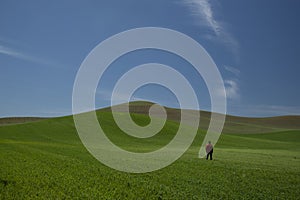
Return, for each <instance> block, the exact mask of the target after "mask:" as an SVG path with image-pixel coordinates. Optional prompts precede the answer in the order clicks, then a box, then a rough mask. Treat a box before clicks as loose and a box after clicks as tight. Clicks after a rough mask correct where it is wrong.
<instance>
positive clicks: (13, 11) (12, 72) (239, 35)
mask: <svg viewBox="0 0 300 200" xmlns="http://www.w3.org/2000/svg"><path fill="white" fill-rule="evenodd" d="M299 9H300V2H299V1H294V0H266V1H260V0H251V1H236V0H228V1H217V0H211V1H208V0H198V1H197V0H173V1H159V0H157V1H154V0H153V1H140V0H136V1H133V0H129V1H121V0H120V1H114V0H112V1H89V0H86V1H83V0H82V1H71V0H70V1H38V0H36V1H30V0H29V1H26V2H25V1H14V0H2V1H1V3H0V91H1V96H0V117H7V116H61V115H68V114H71V112H72V110H71V108H72V89H73V83H74V80H75V77H76V73H77V70H78V69H79V67H80V64H81V63H82V61H83V60H84V58H85V57H86V56H87V55H88V53H89V52H90V51H91V50H92V49H93V48H94V47H95V46H96V45H97V44H99V43H100V42H101V41H103V40H105V39H107V38H108V37H110V36H112V35H114V34H117V33H119V32H122V31H125V30H128V29H132V28H138V27H147V26H152V27H164V28H170V29H174V30H177V31H180V32H182V33H184V34H186V35H188V36H190V37H192V38H193V39H194V40H196V41H197V42H199V43H200V44H201V45H202V46H203V47H204V48H205V49H206V51H207V52H208V53H209V54H210V55H211V57H212V58H213V60H214V61H215V63H216V65H217V66H218V69H219V70H220V72H221V75H222V77H223V79H224V82H225V86H226V91H227V100H228V102H227V104H228V105H227V106H228V107H227V111H228V113H229V114H233V115H241V116H275V115H299V114H300V104H299V102H300V93H299V86H300V79H299V74H300V66H299V64H300V56H299V53H300V39H299V35H300V24H299V18H300V13H299ZM126 56H127V57H125V56H123V57H121V58H120V59H118V60H116V62H114V63H113V64H112V66H111V67H110V68H109V70H108V71H107V75H106V76H104V77H103V80H101V81H102V82H103V83H104V84H102V85H101V84H100V85H101V87H100V86H99V87H98V91H97V95H96V105H97V106H98V107H104V106H108V105H109V93H110V92H111V89H112V87H113V85H114V83H115V81H116V80H117V79H118V77H120V75H121V74H122V73H124V72H126V71H127V70H129V69H130V68H131V67H133V66H136V65H138V64H143V63H148V62H158V63H163V64H167V65H169V66H172V67H174V68H175V69H177V70H179V71H180V72H181V73H182V74H184V75H185V76H186V77H187V78H188V79H189V80H191V82H192V84H193V86H194V88H195V90H196V91H197V95H198V97H199V99H200V102H201V103H200V107H201V109H204V110H209V109H210V101H209V96H208V93H207V91H206V88H205V84H204V83H201V81H200V82H199V77H196V76H195V75H194V71H193V70H192V69H191V67H190V66H189V64H188V63H186V62H185V61H184V60H182V59H180V58H178V57H176V56H174V55H171V54H168V53H166V52H164V53H162V52H160V51H155V50H144V51H141V52H140V51H138V52H133V53H130V54H128V55H126ZM200 79H201V77H200ZM198 82H199V83H198ZM139 98H141V99H149V100H153V101H157V102H159V103H161V104H163V105H167V106H176V105H177V103H176V99H175V98H174V96H173V95H172V94H171V93H170V92H168V91H167V90H166V89H163V88H160V87H158V86H156V85H152V86H145V87H143V88H141V89H139V90H138V91H137V92H136V93H135V97H134V99H139Z"/></svg>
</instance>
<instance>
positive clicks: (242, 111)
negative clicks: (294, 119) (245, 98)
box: [229, 105, 300, 117]
mask: <svg viewBox="0 0 300 200" xmlns="http://www.w3.org/2000/svg"><path fill="white" fill-rule="evenodd" d="M229 113H230V114H233V115H241V116H248V117H270V116H281V115H300V107H299V106H286V105H231V106H230V107H229Z"/></svg>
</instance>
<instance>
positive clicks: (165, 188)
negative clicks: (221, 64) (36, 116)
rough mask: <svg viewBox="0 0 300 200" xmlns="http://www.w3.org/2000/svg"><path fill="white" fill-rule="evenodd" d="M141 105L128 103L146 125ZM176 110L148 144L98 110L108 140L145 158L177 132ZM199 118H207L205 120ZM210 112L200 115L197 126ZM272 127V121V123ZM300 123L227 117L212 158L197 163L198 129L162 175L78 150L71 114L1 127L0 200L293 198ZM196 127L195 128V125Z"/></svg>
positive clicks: (299, 176)
mask: <svg viewBox="0 0 300 200" xmlns="http://www.w3.org/2000/svg"><path fill="white" fill-rule="evenodd" d="M147 109H148V104H146V103H144V104H142V103H139V104H135V105H134V106H133V107H132V108H131V111H132V113H134V114H132V115H133V118H134V120H135V121H136V122H137V123H138V124H140V125H145V124H147V123H148V122H149V118H148V116H147V115H145V114H146V110H147ZM176 112H177V111H176V110H175V109H169V110H168V114H170V113H171V114H172V113H173V115H171V114H170V115H169V120H168V121H167V123H166V125H165V127H164V128H163V129H162V131H161V132H160V133H159V134H158V135H156V136H154V137H153V138H149V139H136V138H131V137H129V136H127V135H126V134H124V133H122V131H120V130H119V128H118V127H117V126H116V124H115V123H114V121H113V119H112V115H111V113H110V112H109V110H108V109H103V110H100V111H98V112H97V115H98V117H99V121H100V124H101V125H102V126H103V129H104V130H105V133H106V134H107V136H108V137H109V138H110V139H111V140H112V141H113V142H114V143H116V144H118V145H119V146H121V147H122V148H124V149H127V150H131V151H136V152H144V151H145V152H146V151H152V150H155V149H157V148H160V147H162V146H163V145H165V144H167V143H168V141H169V140H170V139H172V137H173V136H174V134H175V133H176V130H177V128H178V118H176ZM205 113H206V114H205ZM208 115H209V113H207V112H204V114H203V115H201V117H202V118H201V119H203V120H202V121H203V123H204V125H203V127H205V126H206V125H205V122H206V121H207V119H208V117H209V116H208ZM277 121H279V122H277ZM299 126H300V121H299V117H297V116H294V117H292V116H291V117H281V118H265V119H251V118H240V117H232V116H230V117H228V118H227V121H226V126H225V129H224V130H225V133H224V134H222V135H221V138H220V140H219V141H218V143H217V145H216V146H215V151H214V160H213V161H207V160H205V159H199V158H197V155H198V151H199V147H200V145H201V143H202V139H203V138H204V135H205V130H202V129H200V130H199V131H198V134H197V136H196V138H195V140H194V143H193V144H192V146H191V147H190V148H189V150H188V151H187V152H186V153H185V154H184V155H183V156H182V157H181V158H180V159H178V160H177V161H176V162H174V163H173V164H171V165H170V166H168V167H165V168H163V169H161V170H158V171H155V172H151V173H145V174H130V173H124V172H119V171H116V170H113V169H111V168H109V167H107V166H105V165H103V164H101V163H100V162H99V161H97V160H96V159H95V158H93V157H92V155H91V154H89V153H88V152H87V150H86V149H85V147H84V146H83V145H82V143H81V141H80V139H79V137H78V135H77V132H76V129H75V126H74V122H73V118H72V116H68V117H60V118H52V119H43V120H40V121H30V122H27V123H21V124H11V123H9V124H8V125H5V124H2V125H1V126H0V152H1V153H0V199H299V197H300V189H299V188H300V128H299ZM201 127H202V126H201Z"/></svg>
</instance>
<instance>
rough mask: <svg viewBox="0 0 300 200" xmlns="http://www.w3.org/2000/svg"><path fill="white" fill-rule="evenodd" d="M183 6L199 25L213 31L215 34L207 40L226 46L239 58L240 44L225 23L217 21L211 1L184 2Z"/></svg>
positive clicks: (193, 0) (207, 37)
mask: <svg viewBox="0 0 300 200" xmlns="http://www.w3.org/2000/svg"><path fill="white" fill-rule="evenodd" d="M183 4H184V5H186V6H188V7H189V8H190V10H191V12H192V15H194V16H195V17H196V19H197V25H199V26H205V27H208V28H210V29H211V30H212V32H213V33H214V34H210V35H206V36H205V38H206V39H209V40H212V41H218V42H220V43H223V44H225V45H226V46H228V47H229V48H230V50H231V51H232V52H233V54H234V56H235V57H236V58H237V57H238V49H239V44H238V42H237V40H236V39H235V38H234V37H233V36H232V34H231V33H230V32H229V31H228V30H227V29H228V28H227V27H226V25H225V22H223V21H220V20H217V19H216V18H215V14H214V11H213V7H212V4H211V1H209V0H183Z"/></svg>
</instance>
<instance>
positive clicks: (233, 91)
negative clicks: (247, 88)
mask: <svg viewBox="0 0 300 200" xmlns="http://www.w3.org/2000/svg"><path fill="white" fill-rule="evenodd" d="M224 83H225V90H226V97H227V98H228V99H239V97H240V95H239V87H238V83H237V81H236V80H233V79H232V80H225V81H224Z"/></svg>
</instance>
